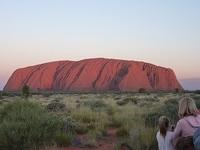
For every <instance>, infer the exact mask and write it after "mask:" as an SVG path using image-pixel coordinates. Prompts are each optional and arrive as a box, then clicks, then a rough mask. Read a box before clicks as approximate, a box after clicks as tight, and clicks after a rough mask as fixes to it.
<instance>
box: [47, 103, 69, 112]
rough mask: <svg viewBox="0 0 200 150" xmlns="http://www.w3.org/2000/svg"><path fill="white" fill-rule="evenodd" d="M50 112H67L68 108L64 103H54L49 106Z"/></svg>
mask: <svg viewBox="0 0 200 150" xmlns="http://www.w3.org/2000/svg"><path fill="white" fill-rule="evenodd" d="M47 110H48V111H49V112H63V111H65V110H66V106H65V104H63V103H59V102H53V103H50V104H48V105H47Z"/></svg>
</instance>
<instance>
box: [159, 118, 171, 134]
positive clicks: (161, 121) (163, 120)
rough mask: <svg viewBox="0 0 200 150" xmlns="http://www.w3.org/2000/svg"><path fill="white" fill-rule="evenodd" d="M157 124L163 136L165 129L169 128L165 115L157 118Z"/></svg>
mask: <svg viewBox="0 0 200 150" xmlns="http://www.w3.org/2000/svg"><path fill="white" fill-rule="evenodd" d="M158 126H159V129H160V134H161V135H162V136H163V137H165V136H166V134H167V130H168V128H169V119H168V118H167V117H165V116H162V117H160V118H159V122H158Z"/></svg>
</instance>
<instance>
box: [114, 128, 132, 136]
mask: <svg viewBox="0 0 200 150" xmlns="http://www.w3.org/2000/svg"><path fill="white" fill-rule="evenodd" d="M116 135H117V136H119V137H127V136H128V135H129V130H128V128H125V127H121V128H119V129H118V130H117V132H116Z"/></svg>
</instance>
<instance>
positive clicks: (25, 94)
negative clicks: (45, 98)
mask: <svg viewBox="0 0 200 150" xmlns="http://www.w3.org/2000/svg"><path fill="white" fill-rule="evenodd" d="M22 95H23V97H24V98H28V97H29V96H30V88H29V86H28V85H24V86H23V88H22Z"/></svg>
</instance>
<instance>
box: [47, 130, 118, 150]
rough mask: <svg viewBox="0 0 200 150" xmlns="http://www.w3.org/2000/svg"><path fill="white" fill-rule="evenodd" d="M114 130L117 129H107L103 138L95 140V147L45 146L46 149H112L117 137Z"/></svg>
mask: <svg viewBox="0 0 200 150" xmlns="http://www.w3.org/2000/svg"><path fill="white" fill-rule="evenodd" d="M116 130H117V129H109V130H108V131H107V132H108V136H106V137H105V138H103V139H100V140H98V141H97V146H96V147H91V148H87V147H84V148H80V147H76V146H70V147H66V148H47V149H48V150H114V148H115V144H116V142H117V137H116ZM79 137H80V138H84V136H82V135H81V136H79Z"/></svg>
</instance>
